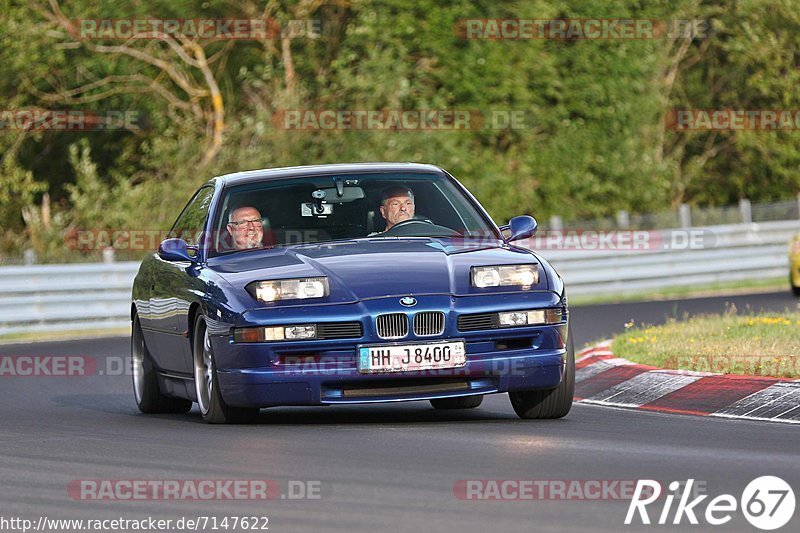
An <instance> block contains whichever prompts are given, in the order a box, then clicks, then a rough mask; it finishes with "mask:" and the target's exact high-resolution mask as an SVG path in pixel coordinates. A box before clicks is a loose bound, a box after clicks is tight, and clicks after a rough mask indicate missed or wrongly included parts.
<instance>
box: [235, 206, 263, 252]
mask: <svg viewBox="0 0 800 533" xmlns="http://www.w3.org/2000/svg"><path fill="white" fill-rule="evenodd" d="M228 232H230V234H231V236H232V237H233V246H234V247H235V248H236V249H237V250H250V249H253V248H261V247H262V246H264V244H263V242H262V240H263V238H264V227H263V225H262V220H261V213H259V212H258V209H256V208H255V207H251V206H242V207H237V208H236V209H234V210H233V211H231V213H230V215H228Z"/></svg>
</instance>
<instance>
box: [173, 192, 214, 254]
mask: <svg viewBox="0 0 800 533" xmlns="http://www.w3.org/2000/svg"><path fill="white" fill-rule="evenodd" d="M213 197H214V188H213V187H203V188H202V189H200V190H199V191H197V193H196V194H195V195H194V197H193V198H192V199H191V200H190V201H189V203H188V204H187V205H186V207H184V208H183V211H182V212H181V214H180V216H178V219H177V220H176V221H175V224H173V226H172V229H171V230H170V232H169V237H170V238H178V239H183V240H185V241H186V244H188V245H189V246H198V245H199V244H200V239H201V238H202V234H203V230H204V229H205V224H206V219H207V217H208V209H209V207H210V206H211V199H212V198H213Z"/></svg>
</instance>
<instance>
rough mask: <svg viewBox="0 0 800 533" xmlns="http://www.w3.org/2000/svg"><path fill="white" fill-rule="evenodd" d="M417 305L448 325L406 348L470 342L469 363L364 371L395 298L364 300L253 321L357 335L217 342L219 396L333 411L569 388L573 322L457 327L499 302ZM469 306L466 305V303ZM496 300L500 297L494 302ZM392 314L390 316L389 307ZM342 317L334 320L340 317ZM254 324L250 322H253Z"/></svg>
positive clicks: (530, 297)
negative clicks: (336, 324) (348, 328)
mask: <svg viewBox="0 0 800 533" xmlns="http://www.w3.org/2000/svg"><path fill="white" fill-rule="evenodd" d="M524 296H525V297H524V298H519V297H516V298H515V299H514V300H515V301H513V302H512V301H507V302H505V304H504V305H503V306H502V310H507V309H508V310H511V309H525V308H532V307H548V306H555V305H557V304H558V303H559V301H560V300H559V299H558V296H557V295H555V294H554V293H551V292H547V291H542V292H539V293H532V294H526V295H524ZM417 298H418V300H419V307H418V308H416V309H414V311H409V313H414V312H419V311H427V310H442V311H445V312H446V313H447V315H448V318H447V327H446V328H445V331H444V333H443V334H442V335H440V336H437V337H436V338H430V337H428V338H417V337H415V336H414V335H413V333H412V334H410V335H409V337H408V338H406V339H403V342H410V343H424V342H431V341H441V340H448V339H453V340H456V339H463V340H464V341H465V345H466V355H467V362H466V364H465V366H463V367H459V368H451V369H440V370H425V371H411V372H387V373H379V374H362V373H360V372H359V371H358V368H357V361H356V347H357V346H358V345H361V344H378V343H381V342H389V341H382V340H381V339H379V338H378V337H377V334H376V332H375V329H374V324H375V319H374V317H375V316H377V315H378V314H381V313H383V312H397V309H395V308H393V307H392V306H393V305H396V302H397V298H387V299H379V300H373V301H370V302H366V303H365V302H360V303H358V304H349V305H346V306H335V307H336V309H331V308H330V307H327V308H322V309H319V308H315V307H311V308H306V309H305V310H303V311H301V310H297V311H296V312H297V313H301V315H300V316H297V317H293V316H291V315H292V313H291V312H288V313H287V312H286V311H283V313H281V315H282V316H278V317H277V318H278V321H276V315H278V314H277V313H273V314H272V317H270V318H272V320H265V318H267V316H258V317H248V318H250V319H251V322H250V324H252V323H255V324H263V325H267V324H270V325H272V324H275V323H283V324H289V323H292V322H293V321H294V322H296V321H298V320H301V318H302V321H303V322H306V323H308V322H314V321H331V320H335V321H346V320H359V321H361V322H362V325H363V336H362V337H361V338H358V339H346V340H345V339H340V340H316V341H294V342H270V343H252V344H248V343H234V342H233V340H232V337H231V336H230V335H217V336H212V338H211V340H212V346H213V349H214V353H215V358H216V363H217V378H218V382H219V386H220V392H221V394H222V397H223V399H224V400H225V402H226V403H228V404H229V405H232V406H239V407H269V406H278V405H330V404H348V403H371V402H393V401H411V400H427V399H434V398H446V397H456V396H469V395H473V394H490V393H498V392H507V391H515V390H531V389H552V388H554V387H556V386H558V384H559V383H560V382H561V379H562V377H563V374H564V361H565V354H566V345H567V342H566V341H567V339H566V335H567V321H566V320H565V321H564V322H563V323H562V324H558V325H548V326H530V327H515V328H500V329H489V330H478V331H459V330H458V328H457V316H458V314H470V313H476V312H478V313H480V312H486V311H487V310H488V309H491V310H495V311H496V310H497V309H498V297H497V296H495V297H494V298H492V299H491V300H490V299H487V298H485V297H470V298H465V299H459V298H453V297H450V296H436V297H417ZM460 300H467V301H460ZM492 300H493V301H492ZM387 307H388V308H389V309H388V310H387V309H386V308H387ZM333 317H335V318H333ZM250 324H248V325H250Z"/></svg>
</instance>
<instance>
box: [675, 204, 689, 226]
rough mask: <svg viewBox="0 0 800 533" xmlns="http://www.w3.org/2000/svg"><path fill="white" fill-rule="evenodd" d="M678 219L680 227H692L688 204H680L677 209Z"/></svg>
mask: <svg viewBox="0 0 800 533" xmlns="http://www.w3.org/2000/svg"><path fill="white" fill-rule="evenodd" d="M678 219H679V220H680V225H681V227H682V228H691V227H692V209H691V208H690V207H689V204H681V207H680V209H678Z"/></svg>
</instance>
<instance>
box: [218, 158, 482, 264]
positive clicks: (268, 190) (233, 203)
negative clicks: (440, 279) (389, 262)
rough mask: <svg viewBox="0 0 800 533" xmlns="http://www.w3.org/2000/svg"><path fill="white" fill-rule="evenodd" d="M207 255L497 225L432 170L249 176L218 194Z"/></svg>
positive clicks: (474, 233)
mask: <svg viewBox="0 0 800 533" xmlns="http://www.w3.org/2000/svg"><path fill="white" fill-rule="evenodd" d="M213 235H215V236H216V238H215V239H214V243H213V245H212V250H211V253H212V255H218V254H221V253H229V252H234V251H239V250H248V249H255V248H263V247H269V246H286V245H296V244H308V243H320V242H328V241H337V240H343V239H361V238H388V237H437V238H448V237H459V238H472V237H487V236H489V237H491V238H496V237H497V234H496V230H495V229H494V228H493V227H492V226H491V222H490V221H489V220H488V219H487V218H486V217H485V216H484V215H483V214H482V213H481V212H480V211H479V210H478V209H477V208H476V207H475V205H474V204H473V203H472V202H471V201H470V199H469V198H468V197H467V196H466V195H465V194H464V193H463V192H462V190H461V189H460V188H459V187H458V185H457V184H456V183H455V182H453V181H452V180H451V179H449V178H448V177H447V176H444V175H439V174H433V173H431V174H419V173H417V174H412V173H407V174H401V173H381V174H344V175H339V174H337V175H330V176H312V177H308V178H291V179H284V180H270V181H263V182H260V183H249V184H246V185H239V186H235V187H230V188H229V189H227V190H226V191H225V193H224V196H223V198H222V202H221V206H220V208H219V210H218V217H217V219H216V220H215V222H214V232H213Z"/></svg>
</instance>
